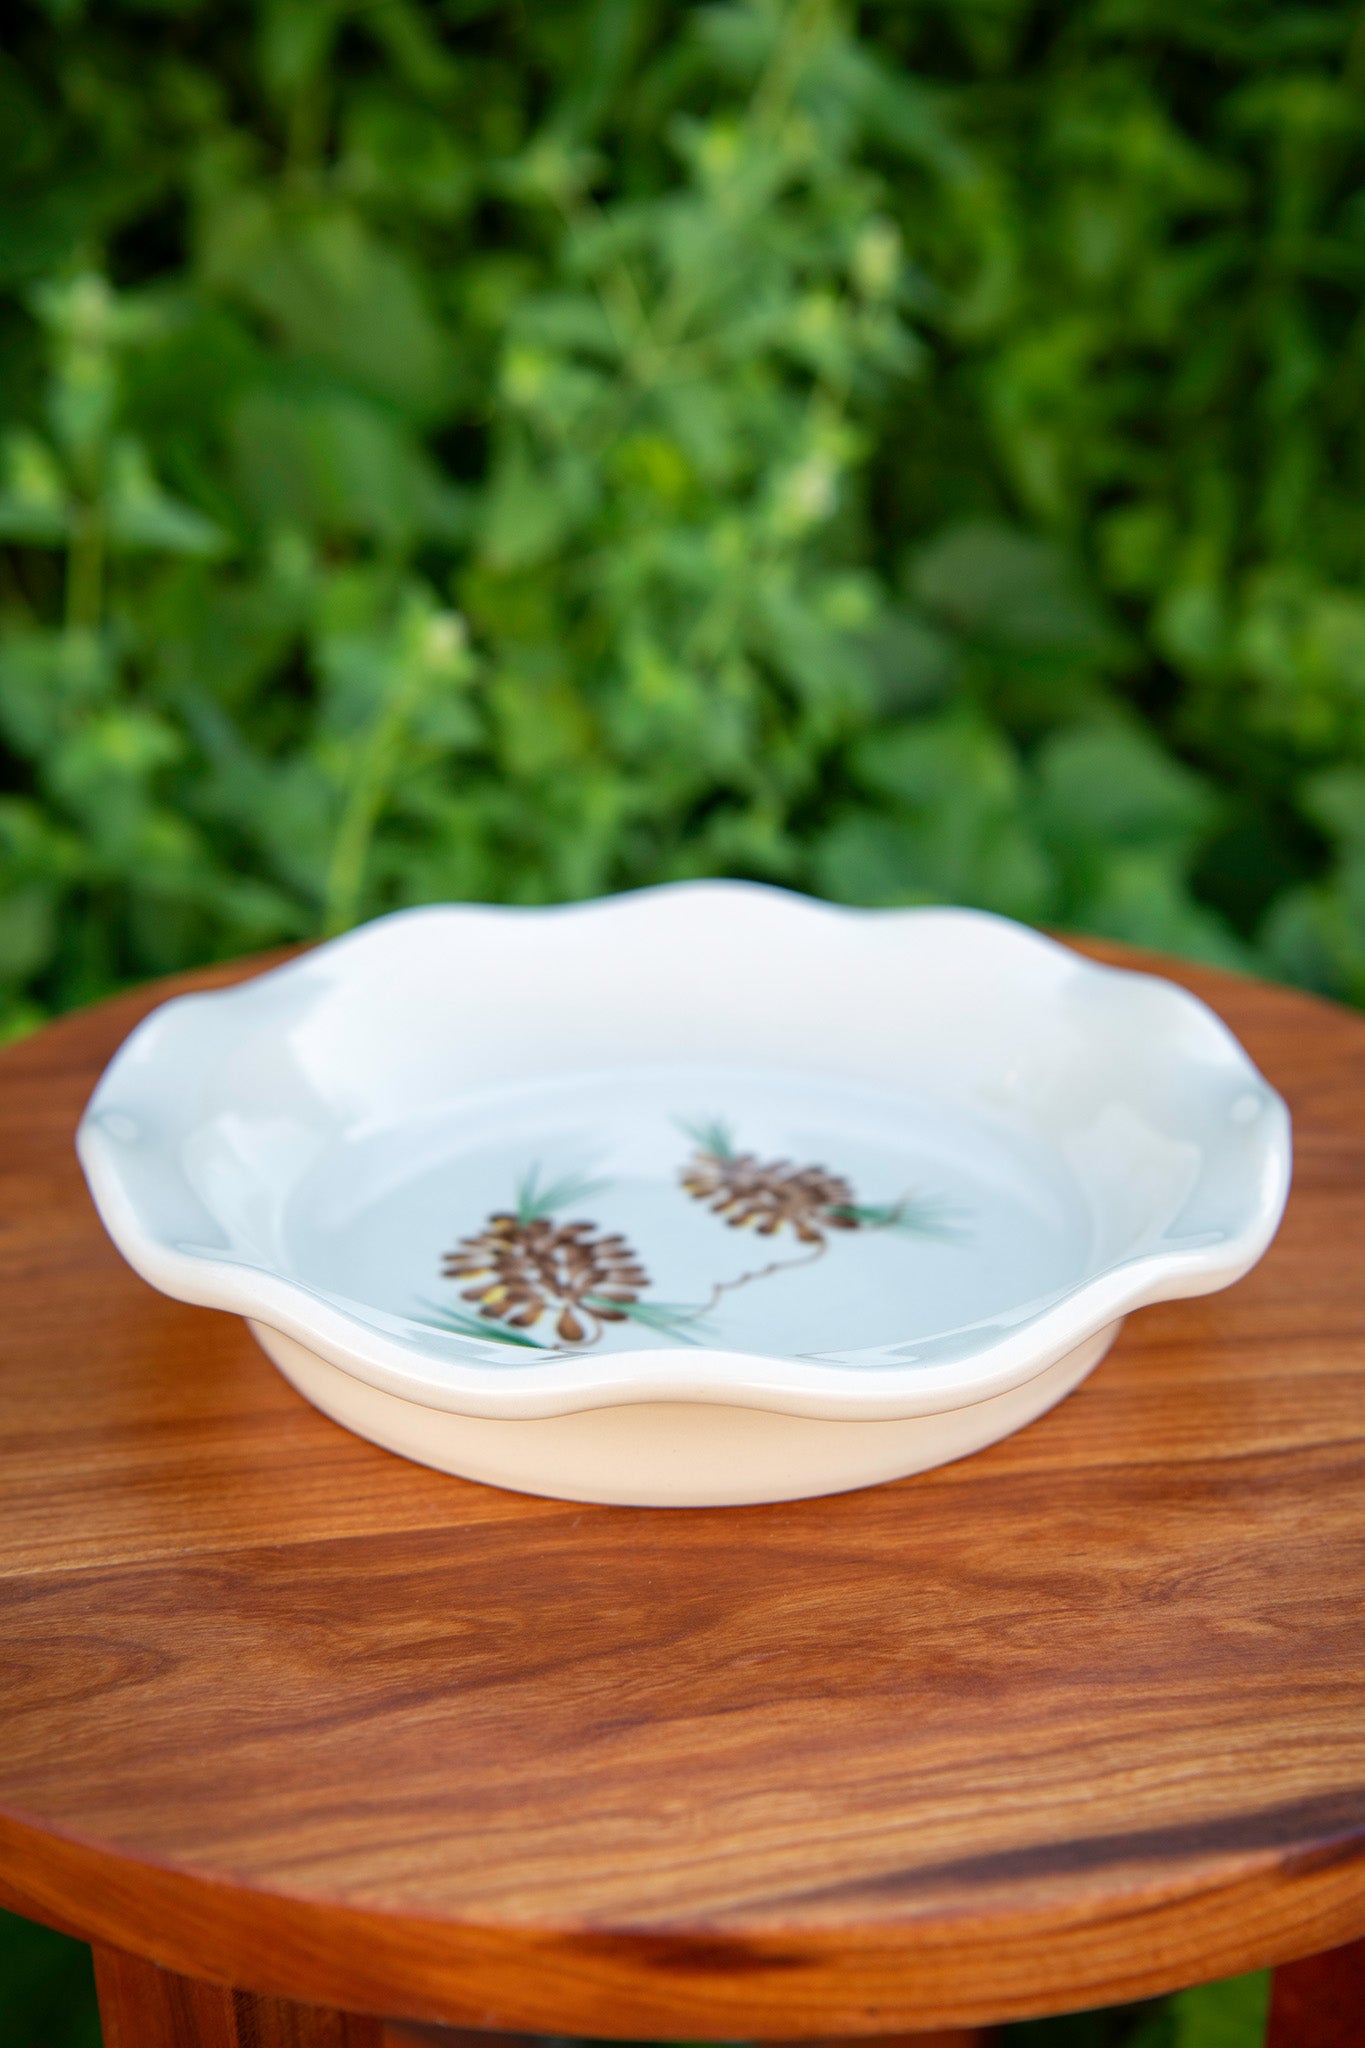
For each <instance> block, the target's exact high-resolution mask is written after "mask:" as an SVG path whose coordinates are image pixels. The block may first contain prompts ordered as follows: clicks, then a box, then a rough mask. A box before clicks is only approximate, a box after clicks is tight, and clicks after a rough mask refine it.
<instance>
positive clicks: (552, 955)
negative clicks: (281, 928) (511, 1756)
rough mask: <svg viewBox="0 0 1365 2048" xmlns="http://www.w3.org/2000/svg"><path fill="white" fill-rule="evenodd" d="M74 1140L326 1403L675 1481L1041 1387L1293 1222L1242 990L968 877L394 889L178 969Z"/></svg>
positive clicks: (185, 1290)
mask: <svg viewBox="0 0 1365 2048" xmlns="http://www.w3.org/2000/svg"><path fill="white" fill-rule="evenodd" d="M77 1142H78V1148H79V1152H80V1157H81V1162H82V1164H83V1166H84V1169H85V1173H86V1176H87V1179H88V1181H89V1184H90V1187H91V1191H92V1193H93V1195H94V1198H95V1201H96V1204H97V1205H98V1208H99V1211H100V1214H101V1216H102V1217H103V1219H104V1222H105V1224H106V1226H107V1228H108V1230H109V1232H110V1234H111V1236H112V1237H113V1239H114V1242H115V1243H116V1244H117V1246H118V1247H119V1249H120V1251H121V1252H122V1253H123V1254H124V1256H125V1258H127V1259H128V1261H129V1262H130V1263H131V1264H132V1265H133V1266H134V1267H135V1268H136V1269H137V1271H138V1272H139V1273H141V1274H142V1275H143V1277H144V1278H145V1279H147V1280H149V1281H150V1282H151V1283H152V1285H153V1286H155V1287H158V1288H161V1289H162V1290H163V1291H164V1292H165V1293H167V1294H170V1295H174V1296H175V1297H177V1298H178V1299H180V1300H182V1301H188V1302H196V1303H201V1304H203V1305H204V1306H207V1307H212V1308H219V1309H229V1310H234V1311H236V1312H237V1313H239V1314H241V1315H243V1316H245V1317H246V1318H247V1319H248V1321H249V1323H250V1325H251V1328H252V1330H253V1331H254V1333H255V1335H256V1337H257V1338H258V1339H259V1341H260V1343H261V1344H262V1345H263V1346H264V1348H265V1350H266V1351H267V1352H268V1353H269V1355H270V1357H271V1358H272V1359H273V1360H274V1362H275V1364H276V1365H277V1366H278V1367H279V1369H280V1370H281V1372H283V1373H284V1374H285V1375H286V1377H287V1378H288V1379H290V1380H291V1381H292V1382H293V1384H294V1385H295V1386H296V1387H297V1388H298V1389H299V1390H300V1392H301V1393H303V1394H304V1395H306V1397H307V1398H308V1399H309V1400H310V1401H312V1402H314V1403H315V1404H316V1405H317V1406H318V1407H319V1408H321V1409H323V1410H324V1411H325V1412H326V1413H327V1414H328V1415H330V1416H332V1417H333V1418H334V1419H335V1420H336V1421H338V1422H340V1423H343V1424H344V1425H346V1426H347V1427H348V1428H350V1429H353V1430H355V1431H357V1432H359V1434H360V1435H362V1436H365V1437H368V1438H370V1439H371V1440H372V1441H374V1442H375V1443H378V1444H382V1445H384V1446H385V1447H386V1448H387V1449H389V1450H391V1451H396V1452H399V1453H401V1454H402V1455H403V1456H405V1457H408V1458H413V1459H417V1460H419V1461H420V1462H422V1463H424V1464H428V1465H434V1466H437V1467H439V1468H441V1469H442V1470H445V1471H449V1472H455V1473H459V1474H462V1475H463V1476H465V1477H467V1478H471V1479H477V1480H484V1481H488V1482H491V1483H493V1484H496V1485H499V1486H507V1487H514V1488H518V1489H521V1490H523V1491H528V1492H534V1493H545V1494H553V1495H559V1496H562V1497H566V1498H570V1499H581V1500H591V1501H615V1502H627V1503H635V1504H647V1505H659V1506H664V1505H672V1506H689V1505H690V1506H703V1505H711V1506H714V1505H722V1504H732V1503H739V1502H747V1501H766V1500H782V1499H793V1498H799V1497H801V1496H805V1495H811V1494H819V1493H830V1492H837V1491H840V1490H843V1489H845V1488H849V1487H855V1486H864V1485H868V1484H872V1483H875V1482H877V1481H881V1480H886V1479H890V1478H894V1477H898V1476H902V1475H905V1474H907V1473H911V1472H916V1471H920V1470H923V1469H925V1468H926V1467H928V1466H931V1465H937V1464H940V1463H942V1462H944V1461H945V1460H947V1459H950V1458H957V1457H961V1456H963V1455H964V1454H965V1453H968V1452H971V1451H975V1450H977V1449H979V1448H981V1447H982V1446H983V1445H985V1444H988V1443H991V1442H993V1441H994V1440H996V1439H997V1438H999V1437H1001V1436H1003V1435H1005V1434H1007V1433H1008V1432H1009V1431H1011V1430H1014V1429H1017V1428H1019V1427H1020V1426H1021V1425H1022V1424H1024V1423H1027V1422H1030V1421H1032V1420H1033V1419H1034V1418H1035V1417H1036V1416H1038V1415H1040V1414H1041V1413H1042V1412H1043V1411H1044V1410H1045V1409H1047V1408H1050V1407H1051V1406H1052V1405H1053V1403H1054V1402H1056V1401H1058V1400H1059V1399H1061V1398H1062V1396H1064V1395H1065V1394H1067V1393H1068V1392H1070V1391H1071V1389H1072V1388H1074V1387H1075V1386H1076V1385H1077V1384H1078V1383H1079V1382H1080V1381H1081V1380H1082V1379H1084V1377H1085V1375H1086V1374H1087V1373H1088V1372H1089V1371H1090V1370H1091V1368H1092V1367H1093V1366H1094V1365H1095V1364H1096V1362H1097V1361H1098V1360H1099V1359H1100V1358H1102V1357H1103V1355H1104V1353H1105V1351H1106V1350H1107V1349H1108V1347H1109V1345H1110V1343H1111V1342H1112V1341H1113V1338H1114V1336H1115V1334H1116V1332H1117V1330H1118V1327H1119V1323H1120V1320H1121V1318H1122V1317H1123V1316H1125V1315H1127V1314H1128V1313H1129V1312H1130V1311H1131V1310H1133V1309H1137V1308H1141V1307H1142V1306H1144V1304H1147V1303H1150V1302H1155V1301H1161V1300H1165V1299H1168V1298H1170V1297H1173V1296H1178V1295H1192V1294H1202V1293H1205V1292H1209V1291H1211V1290H1213V1289H1215V1288H1219V1287H1225V1286H1227V1285H1229V1284H1230V1283H1231V1282H1232V1281H1235V1280H1236V1279H1238V1278H1239V1277H1240V1276H1241V1275H1242V1274H1243V1273H1245V1272H1246V1271H1247V1269H1248V1268H1249V1267H1250V1266H1251V1265H1252V1264H1254V1262H1255V1261H1256V1260H1257V1259H1258V1258H1259V1257H1260V1256H1261V1254H1262V1253H1263V1252H1264V1250H1265V1248H1266V1246H1267V1245H1268V1244H1269V1242H1270V1240H1271V1238H1272V1236H1273V1235H1274V1232H1275V1229H1276V1226H1277V1224H1278V1221H1279V1218H1280V1214H1281V1211H1282V1209H1283V1206H1284V1201H1285V1196H1286V1192H1287V1189H1288V1182H1289V1158H1290V1144H1289V1119H1288V1115H1287V1112H1286V1110H1285V1107H1284V1105H1283V1103H1282V1102H1281V1101H1280V1099H1279V1097H1278V1096H1277V1095H1276V1094H1275V1093H1274V1092H1273V1090H1272V1089H1271V1088H1269V1087H1268V1086H1267V1084H1266V1082H1265V1081H1264V1080H1263V1079H1262V1078H1261V1076H1260V1074H1259V1073H1258V1072H1257V1071H1256V1069H1255V1067H1254V1066H1253V1065H1252V1064H1251V1062H1250V1060H1249V1059H1248V1058H1247V1056H1246V1054H1245V1053H1244V1052H1243V1050H1242V1049H1241V1047H1240V1046H1239V1045H1238V1043H1237V1041H1236V1040H1235V1039H1234V1038H1233V1037H1232V1035H1231V1034H1230V1033H1229V1032H1228V1030H1227V1029H1226V1027H1225V1026H1224V1025H1223V1024H1222V1023H1220V1022H1219V1020H1218V1019H1217V1018H1216V1017H1215V1016H1214V1015H1213V1014H1212V1012H1211V1011H1209V1010H1208V1009H1207V1008H1205V1007H1204V1005H1203V1004H1201V1003H1200V1002H1198V1001H1197V1000H1196V999H1195V998H1194V997H1192V996H1190V995H1189V994H1187V993H1186V992H1185V991H1184V990H1182V989H1179V988H1177V987H1175V986H1173V985H1172V984H1170V983H1168V982H1165V981H1162V980H1159V979H1156V978H1154V977H1151V976H1148V975H1142V974H1134V973H1128V972H1124V971H1119V970H1116V969H1112V968H1105V967H1098V966H1095V965H1094V964H1093V963H1091V962H1089V961H1087V960H1085V959H1083V958H1081V957H1080V956H1078V955H1077V954H1075V953H1074V952H1072V951H1070V950H1069V949H1068V948H1067V947H1065V946H1062V945H1059V944H1057V943H1055V942H1054V941H1052V940H1049V939H1045V938H1042V937H1040V936H1039V935H1038V934H1037V933H1035V932H1032V931H1029V930H1027V929H1025V928H1023V927H1021V926H1018V925H1014V924H1012V923H1010V922H1008V921H1007V920H1005V919H1002V918H997V917H992V916H988V915H985V914H983V913H979V912H975V911H963V910H938V909H925V910H904V911H899V910H898V911H855V910H844V909H834V908H831V907H829V906H828V905H823V904H817V903H813V902H809V901H807V900H805V899H803V898H800V897H796V896H791V895H788V894H786V893H784V892H782V891H779V890H772V889H765V888H760V887H756V886H752V885H749V884H743V883H689V884H682V885H678V886H674V887H669V888H663V889H654V890H645V891H642V892H640V893H639V894H635V895H628V896H619V897H614V898H610V899H607V900H605V901H601V902H596V903H587V904H578V905H573V906H569V907H565V908H555V909H506V908H494V907H488V906H450V907H437V908H431V909H421V910H412V911H404V912H400V913H397V914H396V915H394V916H391V917H386V918H381V919H379V920H378V921H376V922H375V923H373V924H370V925H366V926H364V927H362V928H361V929H360V930H358V931H355V932H353V933H351V934H349V935H348V936H347V937H345V938H342V939H337V940H334V941H332V942H331V943H330V944H328V945H325V946H322V947H319V948H318V949H317V950H316V951H315V952H312V953H310V954H308V955H306V956H305V957H303V958H301V959H300V960H298V961H296V962H293V963H291V964H289V965H287V966H284V967H279V968H276V969H274V970H273V971H271V972H269V973H265V974H262V975H260V976H258V977H257V978H256V979H255V980H252V981H248V982H245V983H242V984H239V985H238V986H236V987H234V988H230V989H226V990H222V991H217V992H214V993H210V994H203V995H192V996H183V997H180V998H177V999H176V1000H174V1001H172V1002H169V1003H166V1004H164V1005H163V1006H162V1007H161V1008H160V1009H158V1010H156V1011H154V1012H153V1013H152V1015H151V1016H149V1017H148V1018H147V1019H146V1020H145V1022H144V1023H142V1024H141V1025H140V1026H139V1027H138V1029H137V1030H136V1031H134V1032H133V1034H132V1036H131V1037H130V1038H129V1039H128V1040H127V1042H126V1043H125V1044H124V1045H123V1047H122V1048H121V1049H120V1051H119V1052H118V1053H117V1055H116V1056H115V1058H114V1060H113V1062H112V1063H111V1065H110V1066H109V1068H108V1070H107V1071H106V1073H105V1075H104V1077H103V1079H102V1080H101V1081H100V1083H99V1086H98V1088H97V1089H96V1091H95V1094H94V1096H93V1098H92V1100H91V1102H90V1105H89V1107H88V1109H87V1111H86V1114H85V1117H84V1119H83V1121H82V1123H81V1127H80V1132H79V1136H78V1141H77Z"/></svg>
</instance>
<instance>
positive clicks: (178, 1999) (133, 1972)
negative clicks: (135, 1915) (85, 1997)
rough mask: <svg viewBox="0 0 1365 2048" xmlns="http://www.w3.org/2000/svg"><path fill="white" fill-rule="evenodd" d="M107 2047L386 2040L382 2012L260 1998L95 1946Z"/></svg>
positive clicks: (375, 2043)
mask: <svg viewBox="0 0 1365 2048" xmlns="http://www.w3.org/2000/svg"><path fill="white" fill-rule="evenodd" d="M95 1986H96V1989H97V1991H98V1993H99V2001H100V2027H101V2030H102V2032H103V2034H104V2048H388V2044H387V2042H386V2040H385V2028H384V2026H383V2023H382V2022H381V2021H380V2020H375V2019H365V2018H362V2017H360V2016H358V2015H357V2014H355V2013H345V2012H332V2011H329V2010H328V2009H327V2008H325V2007H322V2006H316V2005H296V2004H295V2003H294V2002H293V2000H292V1999H284V1998H257V1997H256V1996H255V1995H254V1994H253V1993H252V1992H250V1991H229V1990H227V1989H226V1988H225V1987H223V1986H221V1985H218V1984H204V1983H200V1982H197V1981H196V1980H195V1979H194V1978H193V1977H178V1976H176V1975H174V1974H173V1973H172V1972H171V1971H170V1970H162V1969H158V1967H157V1965H156V1964H155V1963H146V1962H143V1960H142V1959H141V1957H140V1956H130V1955H125V1954H124V1952H123V1950H122V1949H117V1948H103V1947H100V1948H96V1950H95Z"/></svg>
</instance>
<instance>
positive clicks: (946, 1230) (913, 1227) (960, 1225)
mask: <svg viewBox="0 0 1365 2048" xmlns="http://www.w3.org/2000/svg"><path fill="white" fill-rule="evenodd" d="M829 1214H830V1215H831V1216H835V1217H838V1218H839V1219H840V1220H841V1221H845V1222H849V1223H856V1224H857V1226H858V1228H859V1229H860V1230H905V1231H909V1232H911V1233H912V1234H913V1235H914V1236H916V1237H936V1238H940V1239H942V1240H945V1241H951V1240H952V1239H955V1238H961V1237H964V1236H966V1234H967V1232H966V1227H965V1223H964V1220H963V1218H962V1217H961V1215H960V1214H959V1212H958V1211H957V1210H955V1209H951V1208H948V1207H946V1206H945V1204H943V1203H942V1202H936V1201H934V1200H932V1199H931V1198H929V1197H925V1196H921V1197H920V1198H918V1199H915V1198H913V1197H911V1196H908V1195H907V1196H904V1197H903V1198H902V1199H901V1200H900V1201H899V1202H839V1203H836V1204H835V1205H834V1206H833V1207H832V1208H831V1209H830V1211H829Z"/></svg>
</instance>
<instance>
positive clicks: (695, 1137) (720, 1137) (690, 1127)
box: [674, 1116, 735, 1159]
mask: <svg viewBox="0 0 1365 2048" xmlns="http://www.w3.org/2000/svg"><path fill="white" fill-rule="evenodd" d="M674 1122H675V1123H676V1125H677V1127H678V1129H679V1130H680V1131H681V1132H682V1134H683V1136H684V1137H685V1138H690V1139H691V1140H692V1143H693V1144H694V1145H695V1146H696V1147H697V1149H698V1151H700V1152H707V1153H709V1154H710V1156H711V1157H712V1158H713V1159H733V1158H734V1156H735V1133H734V1127H733V1125H731V1124H728V1123H727V1122H726V1121H725V1118H724V1117H721V1116H713V1117H702V1116H698V1117H683V1116H680V1117H675V1118H674Z"/></svg>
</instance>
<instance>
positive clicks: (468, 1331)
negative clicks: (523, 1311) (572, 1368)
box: [412, 1301, 550, 1351]
mask: <svg viewBox="0 0 1365 2048" xmlns="http://www.w3.org/2000/svg"><path fill="white" fill-rule="evenodd" d="M422 1306H423V1308H424V1309H427V1310H429V1311H430V1313H429V1314H427V1315H424V1316H414V1317H413V1318H412V1320H413V1322H415V1323H425V1324H426V1325H427V1326H428V1328H430V1329H435V1330H448V1331H449V1332H450V1334H451V1335H452V1336H454V1337H479V1338H482V1339H484V1340H485V1341H487V1342H488V1343H491V1344H513V1345H516V1346H517V1348H518V1349H519V1350H522V1351H548V1350H549V1349H550V1346H549V1345H548V1344H542V1343H541V1342H540V1340H539V1338H537V1337H528V1336H527V1335H526V1332H525V1331H524V1330H513V1329H510V1328H509V1327H508V1325H507V1324H506V1323H495V1322H491V1321H488V1320H486V1319H485V1318H484V1317H483V1316H472V1315H470V1314H469V1312H468V1311H467V1310H466V1309H462V1308H451V1307H447V1306H445V1305H444V1304H442V1303H440V1302H435V1301H424V1302H423V1303H422Z"/></svg>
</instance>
